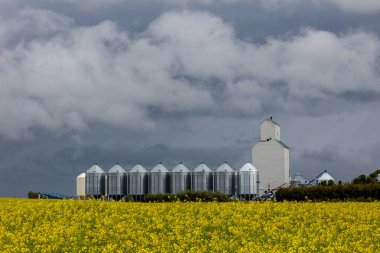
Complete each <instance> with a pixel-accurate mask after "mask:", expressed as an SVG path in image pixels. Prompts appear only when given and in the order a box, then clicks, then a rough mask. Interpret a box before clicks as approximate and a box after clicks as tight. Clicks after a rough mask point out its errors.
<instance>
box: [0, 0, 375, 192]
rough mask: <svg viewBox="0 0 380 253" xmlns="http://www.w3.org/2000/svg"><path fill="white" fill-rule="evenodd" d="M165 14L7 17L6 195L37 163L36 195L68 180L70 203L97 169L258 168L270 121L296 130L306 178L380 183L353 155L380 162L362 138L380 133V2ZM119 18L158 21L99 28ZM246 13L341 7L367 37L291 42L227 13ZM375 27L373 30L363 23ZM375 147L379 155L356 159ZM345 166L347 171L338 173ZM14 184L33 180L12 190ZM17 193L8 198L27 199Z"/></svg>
mask: <svg viewBox="0 0 380 253" xmlns="http://www.w3.org/2000/svg"><path fill="white" fill-rule="evenodd" d="M153 2H154V4H155V5H159V6H160V8H161V9H160V8H158V10H159V11H158V12H157V11H151V9H150V8H149V7H148V4H142V3H140V4H138V3H136V1H122V0H115V1H91V4H90V1H83V2H82V1H81V2H80V3H79V2H77V1H70V0H67V1H41V2H40V3H39V4H35V5H34V4H25V2H24V1H3V2H2V3H1V4H0V6H1V7H3V11H1V12H4V15H2V16H1V18H0V76H1V79H0V118H1V119H2V123H1V124H0V139H1V143H0V146H1V148H2V150H4V151H3V154H2V155H1V159H0V163H1V164H0V173H1V179H0V181H1V182H4V185H5V181H8V182H14V181H16V178H20V177H22V175H23V174H22V173H21V172H20V170H21V171H22V170H23V169H22V168H24V167H25V166H27V165H28V164H29V166H30V167H29V169H28V170H27V171H29V172H28V173H30V174H28V173H26V174H25V175H28V179H31V180H32V181H33V180H34V179H33V178H34V177H33V176H32V175H33V174H34V173H37V174H36V175H40V176H36V178H37V177H38V180H37V179H35V180H34V183H33V184H32V185H31V186H30V187H29V188H38V185H42V186H40V187H41V188H42V189H43V190H44V191H47V190H48V189H49V188H50V187H52V185H54V184H51V183H44V178H45V179H46V181H49V180H50V181H55V180H56V179H54V177H52V175H55V174H58V175H60V178H64V180H63V181H62V184H61V185H59V186H57V189H56V191H67V192H70V191H73V190H72V189H71V188H72V187H73V186H72V183H70V184H69V183H68V182H71V180H73V178H74V177H75V176H76V173H79V172H80V171H83V170H85V169H86V167H89V166H90V163H92V162H95V161H96V162H99V163H100V164H104V166H106V167H108V166H111V165H112V163H116V162H121V163H122V164H124V165H125V166H131V165H132V164H133V163H137V162H141V163H143V164H144V163H146V164H147V165H149V166H150V165H151V164H154V163H155V162H159V161H164V162H166V163H167V164H168V165H172V164H175V163H176V162H179V161H184V162H187V163H188V164H190V165H191V166H193V164H194V166H195V164H196V163H200V162H206V163H209V164H211V165H215V166H216V164H217V163H218V162H219V163H222V162H224V161H225V160H229V161H230V162H231V163H232V164H234V165H236V166H239V163H243V161H247V160H249V159H251V158H250V149H251V146H252V145H253V144H254V143H255V141H256V140H257V138H258V124H259V123H260V121H261V120H262V119H263V118H264V117H266V116H268V115H274V116H275V117H278V118H279V122H280V124H281V125H282V126H283V128H285V129H283V132H285V133H284V134H283V135H282V136H284V138H285V142H287V143H288V144H289V145H290V146H291V147H292V149H293V154H294V156H293V158H292V159H293V160H292V164H293V165H294V171H295V170H297V171H299V172H304V173H305V174H306V175H308V176H312V174H313V173H310V170H309V167H310V166H311V167H313V168H312V170H311V171H313V172H314V171H317V170H320V169H321V168H322V167H324V166H329V167H333V169H334V171H333V173H332V174H334V173H335V175H337V176H338V177H340V178H341V179H342V180H349V179H350V177H352V176H354V174H355V172H356V171H355V170H354V169H353V168H354V167H355V168H358V167H361V169H362V170H364V171H365V172H368V171H371V170H372V169H373V168H375V167H376V166H378V163H377V162H378V161H377V160H376V159H375V158H373V156H371V157H367V156H365V157H366V158H363V160H360V159H359V160H355V163H354V164H355V166H353V167H352V168H351V169H349V170H350V173H348V174H347V173H346V174H345V172H344V171H345V170H346V169H347V168H349V167H350V166H348V164H352V162H354V161H353V160H352V159H353V158H352V156H351V155H350V154H351V153H355V152H362V153H363V152H370V153H371V154H373V152H371V150H372V149H374V147H378V145H377V143H379V141H380V139H378V137H376V135H374V134H372V135H370V136H369V137H368V136H364V137H363V136H360V135H359V134H358V133H359V132H361V131H362V130H361V128H363V126H362V125H361V122H371V124H370V125H369V126H366V128H367V129H366V130H367V131H368V132H370V131H375V129H376V127H374V126H376V124H378V123H379V122H378V119H376V116H379V115H378V114H379V111H378V110H377V109H375V108H378V106H379V98H380V85H379V84H380V60H379V59H380V40H379V36H380V35H379V31H378V27H377V25H376V24H374V23H371V20H373V19H375V20H380V18H379V17H378V16H376V15H377V13H378V12H379V11H380V6H379V4H378V1H370V0H368V1H363V2H361V3H360V6H358V4H357V3H356V1H340V0H312V1H306V3H305V1H298V0H289V1H275V0H271V1H254V2H251V1H250V2H248V1H243V0H241V1H238V0H236V1H233V0H231V1H227V0H226V1H223V2H222V3H219V4H218V3H216V2H215V1H212V0H209V1H201V0H200V1H195V2H194V1H191V3H190V1H180V2H179V1H169V0H166V1H165V0H162V1H152V3H153ZM301 2H302V3H301ZM74 6H77V7H78V9H76V10H75V11H74ZM118 6H124V7H123V8H126V9H128V6H133V8H137V9H138V10H139V11H141V15H142V16H146V18H144V22H143V23H138V26H137V27H138V28H136V27H135V26H128V25H125V24H126V23H130V22H129V21H130V18H128V17H126V18H125V19H124V18H115V17H114V16H112V15H108V14H107V15H105V14H99V17H101V18H99V17H98V18H97V19H93V18H92V19H91V18H89V17H90V16H91V15H93V14H90V13H91V12H93V11H95V10H96V9H97V11H99V10H100V9H102V8H104V9H105V13H112V12H115V13H117V8H118ZM136 6H137V7H136ZM218 6H220V9H217V7H218ZM242 6H248V8H252V11H253V12H254V10H256V9H255V8H253V6H255V7H257V8H258V10H257V12H260V11H266V12H268V13H272V14H273V15H274V14H275V13H278V15H279V16H291V15H294V13H299V12H298V11H297V8H298V9H299V10H301V9H307V10H308V11H310V8H311V7H310V6H312V7H313V8H317V10H316V11H318V12H322V13H324V12H326V13H327V14H326V15H329V14H328V13H329V11H328V9H329V6H334V8H337V9H338V10H339V11H340V12H341V14H340V15H341V16H340V18H342V17H345V18H346V19H347V22H348V23H349V22H353V24H354V23H355V22H357V21H356V20H361V22H367V23H366V24H367V26H365V27H363V26H361V25H358V26H347V27H344V29H340V30H339V31H335V29H336V26H334V27H335V28H334V29H323V27H319V26H317V27H314V26H312V25H310V24H311V23H310V22H309V21H307V22H306V21H305V22H302V18H300V19H299V20H297V25H292V27H293V29H292V30H291V31H289V32H280V31H281V30H283V29H284V28H281V29H280V30H276V31H274V32H273V34H272V35H271V32H270V30H268V31H266V33H267V35H266V36H263V35H262V30H263V28H265V25H267V23H265V22H264V21H260V20H261V18H260V19H258V20H259V21H260V22H264V23H262V24H261V23H260V22H256V23H251V20H248V21H244V19H243V20H242V19H241V18H240V19H239V17H238V16H233V15H231V14H229V15H226V17H225V16H224V14H223V13H225V10H226V9H224V8H230V9H231V10H234V9H236V10H239V9H240V8H241V7H242ZM249 6H250V7H249ZM305 6H306V7H305ZM131 8H132V7H131ZM61 9H62V11H61ZM6 11H7V13H11V14H12V15H9V14H6ZM151 13H153V14H151ZM103 15H105V17H103ZM149 15H150V16H149ZM254 15H259V14H254ZM350 15H353V16H354V17H353V18H352V20H354V21H352V20H350V18H347V17H351V16H350ZM366 15H369V16H371V19H370V21H362V19H361V18H360V17H363V19H365V18H366ZM87 18H88V21H87V22H86V20H87ZM329 18H332V17H329ZM98 19H100V20H98ZM132 20H133V18H132ZM292 22H295V21H294V20H292ZM337 22H338V21H337ZM268 25H269V26H270V24H268ZM332 25H333V24H332ZM131 27H135V28H131ZM242 27H249V29H247V28H245V30H244V32H242ZM371 27H373V29H371ZM242 35H243V36H242ZM311 122H313V123H311ZM319 122H323V123H319ZM342 122H344V124H343V123H342ZM318 124H320V125H321V127H320V128H319V129H318V128H317V127H315V126H316V125H318ZM345 124H347V125H349V126H345ZM286 128H288V130H287V129H286ZM342 128H344V129H342ZM322 129H323V130H322ZM329 129H330V131H331V132H332V133H331V138H335V137H334V136H336V135H338V136H340V138H343V140H341V141H340V140H334V143H331V141H330V140H331V139H329V138H327V137H326V138H322V137H321V136H323V135H327V136H329V135H330V133H329V132H328V131H329ZM336 132H339V134H336ZM345 138H347V139H350V141H347V140H346V139H345ZM361 139H365V140H366V141H369V142H370V144H368V145H364V146H360V147H359V146H358V147H354V148H353V149H352V150H348V149H347V148H346V147H348V146H352V145H354V144H355V143H358V141H359V140H361ZM336 142H341V143H343V144H342V145H340V146H339V145H338V146H336V144H335V143H336ZM249 143H251V144H249ZM310 143H312V145H311V144H310ZM8 147H9V149H8ZM11 147H14V148H13V149H12V148H11ZM33 147H37V148H33ZM375 149H376V148H375ZM350 152H351V153H350ZM375 153H376V152H375ZM328 154H329V155H330V156H329V155H328ZM333 154H335V157H336V160H333V161H334V164H335V165H333V163H331V164H326V161H329V159H330V158H331V155H333ZM330 160H331V159H330ZM342 160H345V162H342ZM358 161H361V162H358ZM291 167H292V165H291ZM295 167H297V168H295ZM12 173H13V175H15V174H17V173H20V175H19V176H18V177H15V178H12V180H7V179H6V178H8V175H10V174H12ZM358 174H361V173H359V172H358ZM17 175H18V174H17ZM347 175H349V176H347ZM48 179H49V180H48ZM24 181H26V180H24ZM36 182H38V183H36ZM5 189H9V187H8V186H7V187H4V186H3V187H1V188H0V194H2V193H1V191H4V192H5V193H4V194H11V192H12V191H13V189H12V187H11V190H5ZM26 189H27V188H24V189H22V191H25V190H26ZM53 190H54V189H53ZM16 192H17V193H15V194H16V195H17V194H19V195H20V193H19V192H21V190H20V191H16Z"/></svg>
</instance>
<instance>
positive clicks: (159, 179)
mask: <svg viewBox="0 0 380 253" xmlns="http://www.w3.org/2000/svg"><path fill="white" fill-rule="evenodd" d="M148 181H149V183H148V185H149V189H148V190H149V191H148V192H149V193H150V194H165V193H169V171H168V170H167V169H166V168H165V166H163V165H162V164H161V163H160V164H157V165H156V166H155V167H154V168H153V169H152V170H151V171H150V173H149V180H148Z"/></svg>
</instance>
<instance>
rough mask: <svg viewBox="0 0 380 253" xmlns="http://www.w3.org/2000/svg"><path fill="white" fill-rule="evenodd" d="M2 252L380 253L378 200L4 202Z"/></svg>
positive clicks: (0, 234)
mask: <svg viewBox="0 0 380 253" xmlns="http://www.w3.org/2000/svg"><path fill="white" fill-rule="evenodd" d="M0 252H380V202H372V203H290V202H285V203H121V202H102V201H78V200H64V201H60V200H26V199H0Z"/></svg>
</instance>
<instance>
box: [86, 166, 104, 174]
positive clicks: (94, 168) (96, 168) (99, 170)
mask: <svg viewBox="0 0 380 253" xmlns="http://www.w3.org/2000/svg"><path fill="white" fill-rule="evenodd" d="M86 173H104V170H102V168H100V167H99V166H98V165H97V164H95V165H92V166H91V168H89V169H88V170H87V171H86Z"/></svg>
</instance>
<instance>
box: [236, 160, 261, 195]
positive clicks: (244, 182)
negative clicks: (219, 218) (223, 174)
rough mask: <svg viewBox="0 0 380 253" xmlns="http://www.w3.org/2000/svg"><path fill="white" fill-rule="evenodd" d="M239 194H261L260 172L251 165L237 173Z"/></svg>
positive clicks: (248, 164) (246, 165)
mask: <svg viewBox="0 0 380 253" xmlns="http://www.w3.org/2000/svg"><path fill="white" fill-rule="evenodd" d="M237 177H238V194H239V195H240V196H248V197H250V196H251V195H257V194H259V171H258V170H257V169H256V168H255V167H254V166H253V165H252V164H251V163H246V164H244V166H243V167H241V168H240V169H239V170H238V172H237Z"/></svg>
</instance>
